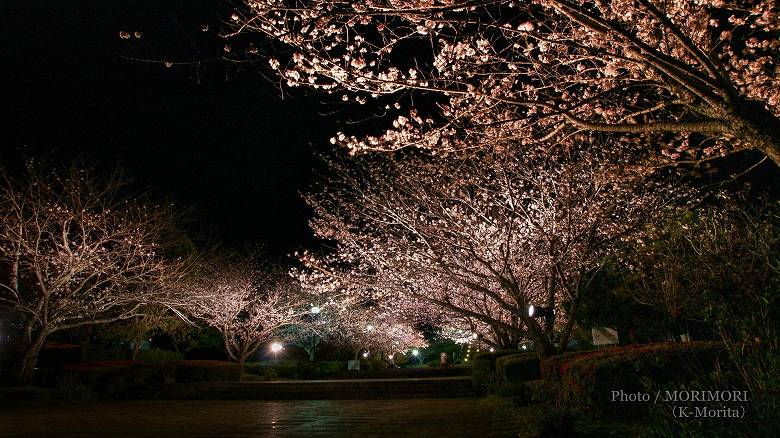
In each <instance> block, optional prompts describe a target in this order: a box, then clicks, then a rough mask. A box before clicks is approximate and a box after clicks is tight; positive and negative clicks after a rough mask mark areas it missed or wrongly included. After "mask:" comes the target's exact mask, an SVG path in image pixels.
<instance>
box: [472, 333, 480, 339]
mask: <svg viewBox="0 0 780 438" xmlns="http://www.w3.org/2000/svg"><path fill="white" fill-rule="evenodd" d="M471 337H472V338H474V339H477V338H478V337H479V335H478V334H476V333H474V334H473V335H471Z"/></svg>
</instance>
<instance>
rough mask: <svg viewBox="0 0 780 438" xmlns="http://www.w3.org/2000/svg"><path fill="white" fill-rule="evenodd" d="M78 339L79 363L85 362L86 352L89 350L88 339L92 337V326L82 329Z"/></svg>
mask: <svg viewBox="0 0 780 438" xmlns="http://www.w3.org/2000/svg"><path fill="white" fill-rule="evenodd" d="M80 331H81V337H80V338H79V352H80V354H81V363H84V362H86V361H87V351H88V350H89V338H90V337H91V336H92V326H91V325H90V326H87V327H84V328H83V329H81V330H80Z"/></svg>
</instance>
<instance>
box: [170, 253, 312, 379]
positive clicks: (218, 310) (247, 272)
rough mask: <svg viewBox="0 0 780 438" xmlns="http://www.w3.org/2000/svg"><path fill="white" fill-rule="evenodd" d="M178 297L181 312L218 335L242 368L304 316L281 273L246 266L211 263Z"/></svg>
mask: <svg viewBox="0 0 780 438" xmlns="http://www.w3.org/2000/svg"><path fill="white" fill-rule="evenodd" d="M183 292H184V296H185V298H184V299H183V303H182V307H183V308H184V312H185V313H186V314H188V315H191V316H192V317H194V318H195V319H198V320H201V321H204V322H205V323H206V324H208V325H209V326H211V327H214V328H215V329H217V330H219V332H220V333H222V336H223V337H224V341H225V351H226V352H227V354H228V356H229V357H230V359H231V360H233V361H236V362H238V363H239V364H240V365H241V367H242V368H243V365H244V363H245V362H246V360H247V358H249V357H250V356H251V355H252V354H253V353H254V352H255V351H257V349H258V348H259V347H260V345H261V344H263V343H265V342H267V341H269V340H270V339H271V338H272V337H273V336H274V335H276V334H279V333H280V331H281V330H282V329H284V328H285V327H287V326H290V325H292V324H295V323H299V322H300V320H301V316H302V315H303V314H304V313H307V312H308V311H309V308H308V306H306V304H307V303H308V301H306V300H305V297H303V296H302V294H301V293H300V287H299V285H298V284H297V282H295V281H294V280H293V279H292V278H291V277H290V276H289V275H288V274H287V273H286V272H284V271H282V270H280V269H278V268H275V267H271V266H262V265H259V264H258V263H255V262H252V261H251V260H250V261H237V260H232V261H219V262H212V263H210V264H209V265H208V266H204V267H203V269H202V271H201V272H200V273H199V274H198V275H196V276H194V278H193V279H191V280H190V284H188V285H187V286H186V287H185V288H184V289H183ZM303 308H305V311H303V310H301V309H303Z"/></svg>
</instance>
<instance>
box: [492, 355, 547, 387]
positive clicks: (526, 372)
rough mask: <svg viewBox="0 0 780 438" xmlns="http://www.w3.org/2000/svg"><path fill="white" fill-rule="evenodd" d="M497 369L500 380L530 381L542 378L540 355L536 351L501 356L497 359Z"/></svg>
mask: <svg viewBox="0 0 780 438" xmlns="http://www.w3.org/2000/svg"><path fill="white" fill-rule="evenodd" d="M495 370H496V381H498V382H515V381H528V380H537V379H540V378H541V373H540V372H539V356H538V355H537V354H536V353H518V354H510V355H507V356H501V357H499V358H497V359H496V366H495Z"/></svg>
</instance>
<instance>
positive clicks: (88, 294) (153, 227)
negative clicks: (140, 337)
mask: <svg viewBox="0 0 780 438" xmlns="http://www.w3.org/2000/svg"><path fill="white" fill-rule="evenodd" d="M125 189H126V184H125V181H123V180H122V178H120V177H119V175H116V174H114V175H112V176H110V177H108V178H100V177H97V176H95V175H94V172H92V171H91V170H89V169H85V168H83V167H80V166H77V165H73V166H71V167H67V168H56V167H51V168H49V167H47V166H44V165H40V164H39V163H36V162H33V161H30V162H28V165H27V169H26V170H25V171H24V172H23V174H22V176H20V177H16V178H15V177H13V176H12V175H9V174H6V173H4V174H3V181H2V188H0V222H1V226H0V262H1V263H2V266H3V268H4V269H3V276H2V278H1V279H0V306H2V307H3V308H5V309H9V310H12V311H15V312H19V313H20V314H22V315H24V316H25V317H26V323H25V333H26V336H27V339H26V342H27V343H28V345H27V351H26V353H25V354H24V356H23V358H22V361H21V364H20V369H19V372H20V375H19V378H20V379H22V380H29V379H30V377H31V375H32V374H31V373H32V370H33V368H34V366H35V362H36V359H37V355H38V352H39V350H40V349H41V347H42V346H43V344H44V342H45V341H46V338H47V337H48V336H49V335H50V334H52V333H54V332H56V331H59V330H65V329H69V328H73V327H79V326H83V325H88V324H96V323H104V322H111V321H116V320H120V319H126V318H131V317H134V316H138V315H143V314H145V306H146V305H147V304H150V303H154V302H158V301H159V300H162V299H163V297H164V296H165V294H166V293H167V291H168V290H170V288H171V287H173V286H174V285H175V284H176V283H177V282H178V281H179V280H180V277H181V275H182V274H183V272H184V270H183V266H184V264H183V263H182V262H181V261H180V260H172V259H171V258H170V257H166V256H165V251H164V248H162V247H160V242H161V241H163V240H164V236H165V234H166V232H168V231H169V230H170V228H171V227H172V215H171V213H170V211H169V210H168V209H167V208H161V207H155V206H153V205H150V204H148V203H146V202H145V201H144V200H143V199H139V198H137V197H128V196H123V195H122V191H123V190H125ZM6 267H7V268H8V269H7V271H6V270H5V268H6ZM6 273H7V274H8V275H5V274H6Z"/></svg>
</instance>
